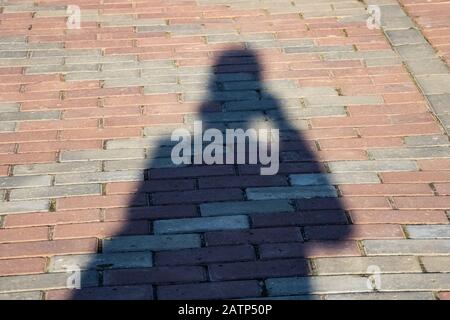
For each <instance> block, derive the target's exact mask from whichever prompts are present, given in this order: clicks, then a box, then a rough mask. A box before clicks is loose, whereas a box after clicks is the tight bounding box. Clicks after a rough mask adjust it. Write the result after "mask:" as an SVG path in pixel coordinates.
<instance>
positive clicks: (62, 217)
mask: <svg viewBox="0 0 450 320" xmlns="http://www.w3.org/2000/svg"><path fill="white" fill-rule="evenodd" d="M98 221H100V209H86V210H72V211H69V210H67V211H62V212H59V211H58V212H33V213H22V214H11V215H7V216H6V217H5V221H4V225H5V227H7V228H12V227H26V226H46V225H57V224H65V223H81V222H98Z"/></svg>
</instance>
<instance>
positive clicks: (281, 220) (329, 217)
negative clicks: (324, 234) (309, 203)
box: [251, 210, 347, 227]
mask: <svg viewBox="0 0 450 320" xmlns="http://www.w3.org/2000/svg"><path fill="white" fill-rule="evenodd" d="M251 221H252V226H253V227H276V226H305V225H320V224H346V223H347V217H346V215H345V212H344V211H342V210H318V211H305V212H295V213H277V214H275V213H267V214H255V215H251Z"/></svg>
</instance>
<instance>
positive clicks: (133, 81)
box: [103, 75, 177, 88]
mask: <svg viewBox="0 0 450 320" xmlns="http://www.w3.org/2000/svg"><path fill="white" fill-rule="evenodd" d="M176 83H177V77H176V76H174V75H168V76H164V75H162V76H161V75H160V76H154V77H150V76H148V77H145V78H137V77H131V78H119V79H107V80H105V82H104V85H103V87H104V88H114V87H136V86H148V85H151V84H160V85H162V84H176Z"/></svg>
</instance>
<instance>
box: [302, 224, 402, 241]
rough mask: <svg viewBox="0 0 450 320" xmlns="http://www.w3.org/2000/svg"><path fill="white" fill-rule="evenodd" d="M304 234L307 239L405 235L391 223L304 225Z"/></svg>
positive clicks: (381, 237) (380, 237)
mask: <svg viewBox="0 0 450 320" xmlns="http://www.w3.org/2000/svg"><path fill="white" fill-rule="evenodd" d="M305 235H306V237H307V239H308V240H346V239H354V240H362V239H402V238H404V237H405V236H404V234H403V231H402V228H401V227H400V226H399V225H393V224H390V225H389V224H376V225H375V224H372V225H357V226H353V225H352V226H312V227H305Z"/></svg>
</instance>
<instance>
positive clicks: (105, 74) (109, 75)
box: [65, 70, 139, 81]
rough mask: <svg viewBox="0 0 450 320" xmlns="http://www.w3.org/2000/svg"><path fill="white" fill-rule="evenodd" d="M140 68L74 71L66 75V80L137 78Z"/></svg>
mask: <svg viewBox="0 0 450 320" xmlns="http://www.w3.org/2000/svg"><path fill="white" fill-rule="evenodd" d="M138 76H139V71H138V70H122V71H121V72H117V71H102V72H72V73H68V74H66V75H65V79H66V81H83V80H106V79H115V78H122V77H123V78H137V77H138Z"/></svg>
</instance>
